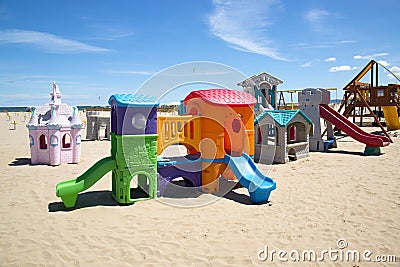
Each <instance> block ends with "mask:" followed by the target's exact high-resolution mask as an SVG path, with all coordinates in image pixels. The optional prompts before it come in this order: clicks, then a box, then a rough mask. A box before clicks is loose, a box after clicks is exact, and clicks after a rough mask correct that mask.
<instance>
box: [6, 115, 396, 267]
mask: <svg viewBox="0 0 400 267" xmlns="http://www.w3.org/2000/svg"><path fill="white" fill-rule="evenodd" d="M28 118H29V117H28ZM12 120H16V121H17V122H18V124H17V126H16V130H12V128H13V125H12V124H11V121H9V120H8V118H7V116H6V115H5V114H4V113H2V114H1V115H0V126H1V130H0V133H1V134H0V136H1V142H0V153H1V154H0V166H1V171H0V179H1V183H0V221H1V223H0V266H400V265H399V264H400V241H399V240H400V173H399V168H400V153H399V151H400V130H398V131H392V132H390V135H391V137H392V139H393V141H394V143H392V144H390V145H389V146H388V147H384V148H382V154H381V155H380V156H364V155H363V154H362V152H363V151H364V145H363V144H361V143H358V142H356V141H355V140H353V139H351V138H350V137H339V138H338V148H335V149H332V150H331V151H330V152H328V153H316V152H313V153H310V156H309V157H308V158H305V159H301V160H298V161H294V162H289V163H287V164H277V165H272V166H265V165H261V164H259V165H258V166H259V168H260V169H261V170H262V171H263V172H264V173H265V174H266V175H268V176H270V177H271V178H273V179H274V180H275V181H276V183H277V189H276V190H275V191H273V192H272V194H271V197H270V202H269V203H267V204H262V205H253V204H251V203H250V201H249V200H248V193H247V190H246V189H244V188H238V189H235V190H234V191H233V192H231V193H229V194H227V195H226V196H224V197H221V198H217V197H216V196H213V195H207V194H205V195H200V196H197V197H198V198H205V199H210V200H212V203H210V204H208V205H203V206H201V207H186V208H184V207H177V206H176V205H168V204H165V202H168V199H167V201H162V198H161V199H154V200H149V201H142V202H138V203H136V204H134V205H129V206H119V205H117V204H116V203H115V202H114V201H113V200H112V197H111V174H110V173H109V174H107V175H106V176H105V177H104V178H103V179H101V180H100V181H99V182H98V183H97V184H95V185H94V186H93V187H92V188H90V189H89V190H88V191H87V192H85V193H82V194H81V195H80V196H79V197H78V201H77V207H76V208H75V209H72V210H67V209H65V208H64V206H63V204H62V202H61V200H60V199H59V198H57V197H56V195H55V187H56V184H57V183H59V182H61V181H63V180H67V179H72V178H75V177H77V176H79V175H80V174H82V173H83V172H84V171H85V170H87V169H88V168H89V167H90V166H92V165H93V164H94V163H95V162H96V161H97V160H99V159H101V158H103V157H106V156H109V154H110V142H109V141H84V142H82V157H81V162H80V164H68V165H60V166H57V167H52V166H46V165H35V166H33V165H30V152H29V139H28V130H27V128H26V127H25V124H26V122H24V116H23V113H20V114H19V115H18V117H17V116H16V114H12ZM363 129H364V130H365V131H368V132H375V131H378V130H379V128H373V127H364V128H363ZM83 136H84V135H83ZM160 200H161V201H160ZM171 201H172V202H173V201H174V200H171ZM179 201H181V202H182V203H190V202H191V201H193V200H191V199H190V197H188V198H185V197H182V198H181V199H179V200H178V202H179ZM194 202H195V201H194ZM178 204H179V203H178ZM338 240H340V242H341V243H340V245H343V244H344V245H346V246H344V247H342V249H341V250H340V249H339V248H338V245H339V244H338ZM265 248H268V252H271V251H272V250H276V251H279V250H282V251H286V252H287V253H286V255H282V257H281V258H282V259H284V258H286V259H288V262H282V260H280V259H278V256H277V255H278V254H277V253H276V254H274V255H273V259H271V258H270V257H268V258H267V259H265V261H263V260H260V259H259V258H261V259H262V258H263V257H265V256H266V253H264V252H266V249H265ZM329 249H331V250H332V249H336V250H338V249H339V250H340V251H347V250H357V251H359V252H360V253H361V256H362V254H363V252H364V251H366V250H369V251H371V253H372V254H370V255H369V257H370V258H371V260H375V256H376V255H397V258H396V261H397V262H396V263H378V262H372V261H371V262H367V261H365V260H363V259H361V260H360V262H353V261H346V260H345V259H343V260H342V261H341V260H340V257H339V259H337V260H334V259H333V260H332V259H331V258H329V255H327V254H326V255H325V258H324V260H323V261H320V262H317V263H311V262H307V261H302V260H300V261H296V262H295V261H293V260H292V259H291V258H290V257H289V252H290V251H293V250H297V251H300V254H301V252H302V251H304V250H314V251H316V252H317V253H318V254H317V255H318V256H320V254H321V252H322V251H324V250H329ZM260 250H264V251H261V252H260ZM291 255H292V256H294V255H295V252H292V254H291Z"/></svg>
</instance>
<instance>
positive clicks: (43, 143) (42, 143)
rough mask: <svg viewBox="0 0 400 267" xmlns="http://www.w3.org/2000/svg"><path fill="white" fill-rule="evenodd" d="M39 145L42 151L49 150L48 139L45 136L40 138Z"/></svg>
mask: <svg viewBox="0 0 400 267" xmlns="http://www.w3.org/2000/svg"><path fill="white" fill-rule="evenodd" d="M39 144H40V146H39V148H40V149H47V137H46V136H45V135H44V134H42V135H41V136H40V137H39Z"/></svg>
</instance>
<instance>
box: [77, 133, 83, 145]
mask: <svg viewBox="0 0 400 267" xmlns="http://www.w3.org/2000/svg"><path fill="white" fill-rule="evenodd" d="M75 142H76V144H77V145H80V144H81V143H82V136H81V135H80V134H79V135H77V136H76V141H75Z"/></svg>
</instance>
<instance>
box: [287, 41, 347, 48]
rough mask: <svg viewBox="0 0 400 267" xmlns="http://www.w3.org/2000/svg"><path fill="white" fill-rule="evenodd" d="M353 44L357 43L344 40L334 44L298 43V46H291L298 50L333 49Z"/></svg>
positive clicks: (333, 42)
mask: <svg viewBox="0 0 400 267" xmlns="http://www.w3.org/2000/svg"><path fill="white" fill-rule="evenodd" d="M351 43H355V41H352V40H343V41H332V42H316V43H298V44H292V45H290V46H294V47H298V48H332V47H336V46H339V45H342V44H351Z"/></svg>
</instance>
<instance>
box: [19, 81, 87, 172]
mask: <svg viewBox="0 0 400 267" xmlns="http://www.w3.org/2000/svg"><path fill="white" fill-rule="evenodd" d="M50 95H51V103H49V104H45V105H43V106H39V107H33V108H32V116H31V118H30V120H29V122H28V124H27V125H26V127H27V128H28V129H29V145H30V148H31V164H49V165H60V164H66V163H79V161H80V158H81V128H82V125H83V124H82V121H81V119H80V118H79V115H78V109H77V108H76V107H74V108H73V113H72V115H71V110H70V108H69V107H68V105H67V104H64V103H61V92H60V90H59V89H58V86H57V85H56V84H55V83H54V82H53V91H52V92H51V93H50Z"/></svg>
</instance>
